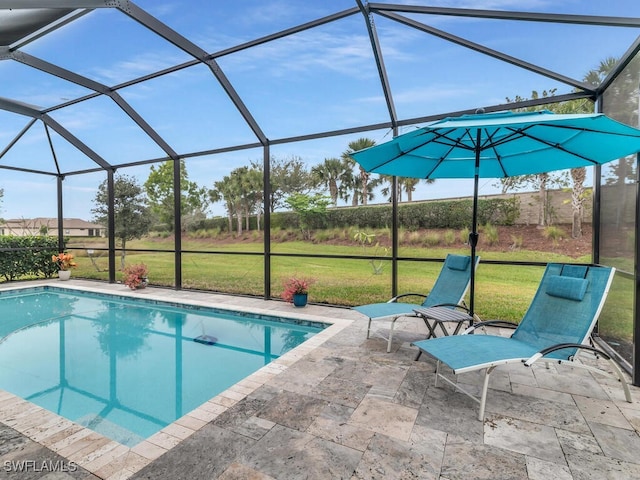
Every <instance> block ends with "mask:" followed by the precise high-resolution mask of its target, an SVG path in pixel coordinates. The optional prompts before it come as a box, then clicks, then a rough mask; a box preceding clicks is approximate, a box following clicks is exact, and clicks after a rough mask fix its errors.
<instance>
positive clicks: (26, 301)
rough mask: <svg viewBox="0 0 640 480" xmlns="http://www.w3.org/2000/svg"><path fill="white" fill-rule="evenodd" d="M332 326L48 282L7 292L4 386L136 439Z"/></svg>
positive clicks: (123, 438)
mask: <svg viewBox="0 0 640 480" xmlns="http://www.w3.org/2000/svg"><path fill="white" fill-rule="evenodd" d="M326 326H327V325H325V324H322V323H316V322H297V321H293V320H291V319H283V318H280V317H270V316H264V315H253V314H247V313H240V312H230V311H225V310H219V309H209V308H200V307H193V306H191V307H189V306H178V305H173V304H169V303H163V302H153V301H145V300H139V301H137V300H135V299H134V300H131V299H127V298H125V297H118V296H112V295H103V294H93V293H82V292H76V291H71V290H65V289H58V288H51V287H41V288H29V289H24V290H19V291H13V292H3V293H0V389H2V390H6V391H9V392H11V393H13V394H15V395H18V396H20V397H22V398H24V399H26V400H29V401H30V402H32V403H35V404H37V405H40V406H41V407H43V408H46V409H47V410H50V411H52V412H54V413H56V414H58V415H61V416H63V417H66V418H68V419H70V420H72V421H74V422H77V423H79V424H82V425H84V426H86V427H88V428H90V429H92V430H94V431H96V432H98V433H100V434H102V435H104V436H107V437H109V438H112V439H114V440H116V441H118V442H120V443H122V444H124V445H127V446H133V445H135V444H137V443H139V442H140V441H142V440H143V439H145V438H147V437H149V436H151V435H153V434H154V433H156V432H157V431H159V430H161V429H162V428H163V427H165V426H166V425H168V424H170V423H172V422H173V421H175V420H176V419H178V418H180V417H181V416H183V415H184V414H186V413H188V412H189V411H191V410H193V409H194V408H196V407H198V406H199V405H201V404H202V403H204V402H206V401H207V400H209V399H211V398H212V397H214V396H216V395H217V394H219V393H221V392H222V391H224V390H226V389H227V388H229V387H230V386H232V385H233V384H235V383H237V382H238V381H240V380H242V379H243V378H245V377H247V376H248V375H250V374H251V373H253V372H255V371H256V370H258V369H259V368H261V367H262V366H264V365H266V364H268V363H269V362H271V361H272V360H273V359H275V358H278V357H279V356H280V355H282V354H284V353H285V352H287V351H289V350H291V349H292V348H294V347H296V346H297V345H299V344H300V343H302V342H304V341H305V340H307V339H309V338H311V337H312V336H313V335H315V334H316V333H318V332H320V331H321V330H322V329H323V328H324V327H326ZM196 340H200V342H199V341H196ZM201 342H204V343H201ZM211 343H213V344H211Z"/></svg>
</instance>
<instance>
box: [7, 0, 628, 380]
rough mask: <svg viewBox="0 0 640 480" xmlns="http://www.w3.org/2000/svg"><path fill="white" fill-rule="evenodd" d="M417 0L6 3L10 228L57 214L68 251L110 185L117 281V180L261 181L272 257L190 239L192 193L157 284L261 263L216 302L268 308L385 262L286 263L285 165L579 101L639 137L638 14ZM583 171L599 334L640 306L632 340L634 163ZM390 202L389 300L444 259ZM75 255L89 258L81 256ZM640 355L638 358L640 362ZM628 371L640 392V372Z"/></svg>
mask: <svg viewBox="0 0 640 480" xmlns="http://www.w3.org/2000/svg"><path fill="white" fill-rule="evenodd" d="M414 3H417V5H399V4H393V3H387V2H364V1H362V0H332V1H329V2H297V1H294V0H288V1H284V2H282V1H280V2H270V1H257V0H256V1H243V2H234V1H221V2H207V1H204V0H189V1H188V0H182V1H176V2H172V3H171V5H159V4H158V2H155V1H153V0H140V1H139V2H129V1H126V0H122V1H111V0H101V1H100V0H93V1H88V0H85V1H83V0H66V1H47V0H8V1H7V0H0V25H1V28H0V48H1V49H2V55H1V56H0V59H1V60H2V61H1V62H0V69H1V70H0V72H1V75H2V80H3V81H2V87H1V92H0V125H2V129H1V131H0V142H2V144H0V188H2V189H3V191H4V196H3V203H2V208H3V211H2V212H1V213H2V216H3V217H5V218H12V217H13V218H25V219H26V218H35V217H39V216H42V217H46V216H52V217H53V216H55V217H57V219H58V222H57V232H58V241H59V244H60V246H62V244H63V242H64V236H65V232H64V222H63V219H64V218H65V217H89V216H90V215H91V213H90V209H91V202H92V200H93V198H94V196H95V193H96V191H97V190H98V187H99V186H100V185H101V184H105V185H106V188H107V198H108V200H109V202H110V205H111V209H110V214H109V217H108V225H107V227H108V230H109V232H110V235H109V237H108V239H107V242H106V245H105V247H104V249H102V251H100V249H97V251H98V253H100V254H101V255H104V257H105V258H107V260H108V268H106V269H104V271H99V272H97V273H96V275H95V278H98V279H100V280H103V281H109V282H114V281H116V275H117V271H118V268H119V264H118V263H117V258H118V255H119V254H120V249H119V247H118V245H117V244H116V238H115V237H114V234H113V231H114V221H115V220H114V215H113V202H114V194H113V189H114V182H115V179H116V178H117V176H118V175H128V176H131V177H133V178H136V179H139V181H140V182H144V180H145V179H146V176H147V175H148V173H149V171H150V168H153V167H155V168H156V169H157V170H160V165H165V164H167V162H168V165H170V167H171V169H170V171H169V172H168V173H169V177H170V181H172V183H173V187H174V188H173V190H174V191H180V185H182V186H183V187H184V186H185V185H186V184H185V183H182V182H184V179H183V180H182V181H181V178H183V177H184V175H185V172H187V171H188V172H189V179H190V180H193V179H198V180H199V181H202V183H204V184H206V185H207V187H208V188H212V187H213V185H215V184H216V182H221V183H219V185H224V183H225V181H228V180H229V179H230V178H231V177H232V174H233V172H234V170H235V169H238V168H241V167H247V168H249V167H256V168H257V170H258V171H260V172H261V175H262V178H261V182H262V183H261V184H262V185H266V188H264V189H263V191H262V192H260V193H261V195H260V199H259V201H258V207H256V206H255V205H254V208H257V209H258V210H259V211H261V216H260V229H261V230H260V231H261V232H265V233H264V234H262V233H260V235H261V238H262V243H261V246H260V247H259V248H257V249H256V248H253V249H251V248H250V249H248V250H239V249H238V250H228V249H227V250H225V249H218V250H212V249H208V248H206V247H201V246H199V245H198V244H197V243H194V242H191V241H189V237H187V236H186V234H185V233H184V229H183V228H182V227H183V226H184V224H185V223H186V222H188V221H190V220H191V219H190V218H185V215H183V212H184V211H185V209H184V208H183V207H184V206H183V205H182V204H183V203H184V202H185V201H186V200H185V198H186V196H185V194H186V192H185V191H184V190H182V191H181V195H173V197H172V198H173V200H172V201H173V204H172V205H171V207H172V212H171V213H172V214H171V215H169V220H168V221H169V223H170V226H171V230H172V231H174V232H183V233H182V234H177V235H175V237H174V238H175V240H174V242H173V247H172V248H170V249H167V248H165V247H164V246H163V247H160V248H158V249H150V250H146V251H145V253H147V254H149V255H152V256H153V258H154V259H156V260H157V261H164V262H165V263H166V264H167V265H168V266H169V267H168V270H169V271H170V272H171V273H170V274H169V276H168V277H166V278H164V279H156V281H159V280H161V281H160V284H162V285H165V286H170V287H174V288H176V289H181V288H203V286H202V285H201V284H199V283H198V279H197V276H196V275H195V274H194V273H193V272H197V267H198V263H199V262H200V261H201V260H203V259H205V258H207V259H210V258H212V257H213V258H216V259H219V261H220V262H224V263H225V264H226V265H231V266H232V265H234V264H236V263H238V262H239V259H243V260H244V261H245V262H247V261H248V263H250V264H251V265H252V268H251V269H248V270H246V271H244V272H243V275H244V276H242V275H241V276H240V278H239V279H237V280H236V281H235V282H236V283H235V284H233V285H231V284H232V283H233V282H231V281H228V282H224V283H223V284H220V285H219V286H216V290H220V291H225V288H230V289H231V290H230V291H232V292H233V293H245V294H250V295H258V296H262V297H264V298H271V297H272V296H274V295H273V294H272V290H274V289H275V288H276V286H277V285H278V282H279V276H281V275H282V272H283V271H286V270H287V268H289V267H288V265H291V264H292V263H296V262H301V261H303V260H304V259H309V258H311V259H313V261H314V262H315V263H316V264H318V265H320V266H323V265H325V264H326V263H327V262H328V260H334V259H336V258H338V259H343V261H344V262H345V263H347V262H359V261H360V262H368V261H370V260H371V258H368V257H367V255H366V254H365V255H363V256H362V257H361V258H353V257H344V256H341V255H340V254H338V253H332V252H330V251H329V252H322V253H306V252H301V253H291V252H282V251H279V249H278V247H277V246H276V245H275V244H272V241H271V240H272V238H274V236H275V235H276V233H277V229H276V228H274V227H275V226H273V225H272V212H273V211H274V210H277V209H278V207H279V208H281V209H282V208H283V206H282V204H281V203H280V204H278V200H279V199H278V197H277V195H276V193H277V192H276V191H275V190H273V191H272V188H271V185H272V182H271V181H270V180H271V178H272V175H275V173H274V171H273V170H274V169H275V166H276V164H277V161H278V160H279V159H280V160H282V159H290V158H292V157H296V158H302V159H306V160H304V161H308V162H315V163H320V162H322V161H323V159H329V158H332V157H336V156H340V154H341V152H343V151H345V150H346V147H347V145H349V144H350V143H351V142H354V141H356V140H357V139H359V138H361V137H365V136H368V137H371V138H373V139H375V141H376V142H377V143H383V142H384V141H385V140H388V139H390V138H392V137H393V136H396V135H398V134H400V133H403V132H405V131H408V130H410V129H411V128H414V127H415V126H419V125H421V124H424V123H426V122H430V121H434V120H437V119H440V118H444V117H447V116H456V115H459V114H462V113H473V112H475V111H476V109H477V108H483V109H484V110H485V111H486V112H488V113H489V112H497V111H503V110H515V109H526V108H529V109H532V108H549V106H552V105H553V104H557V103H559V102H568V101H570V100H575V101H583V102H585V104H593V106H594V109H595V111H599V112H603V113H605V114H607V115H608V116H610V117H611V118H614V119H616V120H618V121H620V122H623V123H626V124H628V125H633V126H637V125H638V123H639V121H638V113H639V112H638V102H639V99H640V95H639V93H640V91H639V85H640V68H639V65H640V60H638V56H639V51H640V39H639V37H638V35H639V33H640V18H639V16H638V11H637V5H636V4H635V1H634V0H618V1H612V2H575V3H574V2H550V3H549V5H547V6H546V7H545V8H544V9H543V10H540V9H538V10H535V11H533V10H531V11H522V10H521V9H523V10H526V8H527V7H526V4H523V3H522V2H514V3H513V5H514V6H513V8H512V9H508V10H502V11H496V10H480V9H466V8H452V7H451V6H450V5H449V4H448V3H446V2H428V1H424V2H414ZM505 8H507V7H505ZM531 8H532V9H533V8H539V7H535V6H532V7H531ZM600 67H603V68H600ZM594 71H595V73H596V75H595V77H594V76H593V75H591V76H589V75H588V73H593V72H594ZM598 72H599V73H600V75H597V73H598ZM533 91H535V92H537V93H536V94H535V95H534V94H532V93H531V92H533ZM164 173H166V172H164ZM589 175H590V176H591V177H592V182H593V186H594V191H593V218H592V225H593V232H594V235H593V254H592V259H591V260H592V262H594V263H602V264H607V265H613V266H616V267H617V269H618V272H619V273H618V274H617V277H616V282H615V283H614V292H613V295H610V298H611V300H610V301H609V302H608V307H607V309H608V311H605V312H604V315H603V320H602V325H601V329H600V330H601V334H602V336H603V337H605V338H606V337H607V325H606V318H607V316H609V317H611V318H613V317H616V316H619V315H620V312H627V313H628V312H630V311H632V312H633V315H632V321H633V324H634V327H633V328H634V334H633V336H634V338H638V333H640V321H638V317H639V316H640V313H639V312H640V308H638V307H639V306H640V303H638V302H640V295H639V292H638V291H637V287H636V285H640V282H639V280H640V272H639V271H638V268H637V266H636V265H637V263H638V262H637V259H638V257H639V249H640V246H639V245H640V244H639V243H638V242H637V240H636V239H637V225H638V219H637V215H638V211H640V209H639V208H638V206H637V205H636V198H637V183H636V175H637V159H636V158H635V157H634V158H625V159H621V160H619V161H617V162H614V163H613V164H612V166H611V167H602V168H601V167H594V168H593V169H592V170H591V171H590V173H589ZM390 188H391V195H390V198H391V205H392V212H393V215H392V219H391V224H390V225H389V227H390V234H389V235H390V241H391V245H392V247H391V250H390V255H389V256H388V258H385V261H386V262H387V263H388V265H389V268H388V270H387V272H389V273H388V274H386V277H384V278H385V279H386V280H387V281H388V283H387V285H388V293H389V294H390V295H391V294H395V293H396V292H397V291H398V290H399V288H401V287H402V281H403V280H402V278H403V275H402V273H403V272H404V271H406V269H407V268H410V266H411V265H413V264H415V263H416V262H424V261H434V260H437V259H425V258H414V257H413V256H412V255H408V254H406V253H405V251H404V250H403V247H402V246H400V245H399V242H398V232H399V230H401V229H402V228H403V224H402V221H400V220H399V219H398V193H399V192H398V189H399V187H398V183H397V180H393V181H392V182H391V186H390ZM451 189H452V190H457V191H458V192H462V193H459V194H461V195H467V194H468V193H467V192H469V191H470V190H471V189H470V188H468V187H467V186H462V187H456V186H454V187H451ZM280 200H281V199H280ZM363 201H364V203H366V201H367V200H366V196H365V198H364V199H363ZM379 201H384V200H379ZM34 204H37V205H36V207H34V206H33V205H34ZM12 205H18V206H19V208H14V207H13V206H12ZM216 208H218V209H219V210H218V211H216V212H213V213H212V214H217V215H221V216H224V215H225V211H224V208H223V205H222V203H219V204H218V205H217V207H216ZM87 219H88V218H87ZM67 248H68V249H69V250H71V251H76V252H78V253H84V252H85V250H86V248H85V247H84V246H83V245H81V244H75V245H74V244H73V242H71V243H69V244H68V245H67ZM74 249H75V250H74ZM483 268H485V266H483ZM486 268H487V269H489V268H490V265H486ZM513 268H524V266H521V265H514V266H513ZM361 280H362V281H366V280H365V279H361ZM350 283H353V284H358V281H351V282H350ZM231 286H233V288H231ZM348 287H349V286H345V287H344V288H345V292H347V291H348ZM611 338H614V339H615V332H613V333H612V336H611ZM611 344H612V346H613V347H614V348H615V347H616V345H613V342H611ZM639 345H640V344H639V343H638V342H635V343H633V346H632V347H631V351H629V352H627V353H626V357H625V358H627V359H629V360H632V359H633V358H635V359H638V360H636V361H640V354H639V353H640V351H638V348H639ZM632 367H633V368H632V370H633V373H634V383H635V384H636V385H638V384H640V376H638V372H640V370H639V369H638V368H637V364H635V365H632Z"/></svg>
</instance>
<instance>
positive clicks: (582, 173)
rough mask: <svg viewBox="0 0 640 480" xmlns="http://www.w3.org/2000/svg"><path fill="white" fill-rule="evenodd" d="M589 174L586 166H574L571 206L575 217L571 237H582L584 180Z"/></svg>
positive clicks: (572, 171)
mask: <svg viewBox="0 0 640 480" xmlns="http://www.w3.org/2000/svg"><path fill="white" fill-rule="evenodd" d="M586 176H587V170H586V168H584V167H583V168H572V169H571V179H572V180H573V188H572V190H571V208H572V211H573V219H572V224H571V237H572V238H581V237H582V211H583V205H584V181H585V179H586Z"/></svg>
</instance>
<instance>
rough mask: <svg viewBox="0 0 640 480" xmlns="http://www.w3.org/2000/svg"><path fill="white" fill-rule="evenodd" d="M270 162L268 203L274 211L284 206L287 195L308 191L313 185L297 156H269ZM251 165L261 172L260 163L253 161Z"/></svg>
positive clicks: (303, 164)
mask: <svg viewBox="0 0 640 480" xmlns="http://www.w3.org/2000/svg"><path fill="white" fill-rule="evenodd" d="M270 162H271V165H270V176H269V178H270V183H271V198H270V200H269V205H270V206H271V211H272V212H275V211H276V210H277V209H279V208H283V207H284V206H285V199H286V198H287V197H288V196H289V195H293V194H295V193H305V192H309V191H310V190H311V188H312V185H313V178H312V175H311V172H310V171H309V170H308V169H307V165H306V164H305V163H304V162H303V161H302V158H300V157H298V156H291V157H289V158H288V159H278V158H275V157H271V160H270ZM253 166H254V167H257V168H258V169H259V170H260V172H262V165H257V164H255V163H254V164H253Z"/></svg>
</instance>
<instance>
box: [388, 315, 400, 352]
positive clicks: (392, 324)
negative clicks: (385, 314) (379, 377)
mask: <svg viewBox="0 0 640 480" xmlns="http://www.w3.org/2000/svg"><path fill="white" fill-rule="evenodd" d="M397 319H398V317H395V318H394V319H393V320H391V328H390V329H389V341H388V342H387V353H391V341H392V340H393V327H394V326H395V324H396V320H397Z"/></svg>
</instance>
